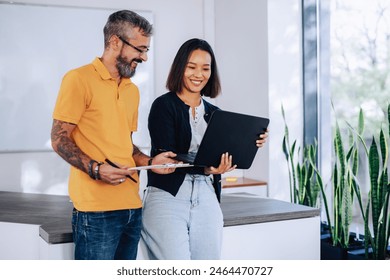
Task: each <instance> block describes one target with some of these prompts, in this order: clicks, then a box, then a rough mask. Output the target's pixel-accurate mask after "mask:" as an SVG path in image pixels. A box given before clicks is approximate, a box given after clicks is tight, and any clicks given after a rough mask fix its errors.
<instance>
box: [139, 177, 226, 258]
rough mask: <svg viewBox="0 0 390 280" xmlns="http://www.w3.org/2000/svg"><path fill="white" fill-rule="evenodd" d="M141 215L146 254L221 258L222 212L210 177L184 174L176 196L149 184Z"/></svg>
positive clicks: (167, 256) (172, 256) (159, 256)
mask: <svg viewBox="0 0 390 280" xmlns="http://www.w3.org/2000/svg"><path fill="white" fill-rule="evenodd" d="M142 215H143V229H142V239H143V241H144V242H145V244H146V247H147V249H148V256H149V258H151V259H168V260H177V259H179V260H189V259H195V260H196V259H198V260H199V259H200V260H205V259H219V258H220V256H221V245H222V230H223V216H222V211H221V208H220V205H219V203H218V200H217V196H216V195H215V191H214V187H213V185H212V182H211V179H210V178H209V177H206V176H202V175H186V179H185V180H184V182H183V184H182V185H181V186H180V189H179V192H178V193H177V195H176V196H172V195H171V194H170V193H168V192H166V191H164V190H161V189H158V188H155V187H148V189H147V192H146V195H145V198H144V207H143V214H142Z"/></svg>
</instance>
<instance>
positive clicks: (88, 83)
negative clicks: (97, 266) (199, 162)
mask: <svg viewBox="0 0 390 280" xmlns="http://www.w3.org/2000/svg"><path fill="white" fill-rule="evenodd" d="M151 35H152V25H151V24H150V23H149V22H148V21H147V20H146V19H145V18H143V17H141V16H140V15H138V14H136V13H134V12H132V11H128V10H123V11H118V12H115V13H113V14H112V15H110V16H109V18H108V21H107V23H106V25H105V27H104V44H105V49H104V52H103V55H102V57H101V58H96V59H95V60H94V61H93V62H92V63H91V64H88V65H85V66H82V67H80V68H77V69H74V70H71V71H69V72H68V73H67V74H66V75H65V76H64V78H63V81H62V84H61V88H60V91H59V94H58V98H57V102H56V106H55V109H54V112H53V119H54V120H53V127H52V132H51V140H52V146H53V149H54V150H55V151H56V152H57V153H58V154H59V155H60V156H61V157H62V158H63V159H64V160H66V161H67V162H68V163H70V164H71V171H70V177H69V196H70V198H71V200H72V202H73V204H74V211H73V216H72V229H73V240H74V243H75V259H106V260H107V259H135V258H136V256H137V247H138V241H139V238H140V231H141V224H142V223H141V218H142V211H141V207H142V202H141V199H140V197H139V194H138V189H139V178H138V174H137V173H136V172H135V171H129V170H128V168H129V167H134V166H142V165H151V164H163V163H172V162H175V161H174V160H172V159H171V157H173V156H175V154H174V153H171V152H166V153H162V154H160V155H158V156H156V157H154V158H150V157H149V156H147V155H145V154H143V153H142V152H141V151H140V150H139V149H138V148H137V147H136V146H135V145H134V144H133V143H132V137H131V136H132V133H133V132H134V131H136V130H137V122H138V105H139V99H140V95H139V91H138V88H137V86H136V85H135V84H133V83H132V81H131V79H130V77H132V76H133V75H134V73H135V70H136V68H137V65H138V63H142V62H145V61H147V58H148V56H147V52H148V50H149V45H150V37H151ZM107 162H108V163H107ZM173 171H174V169H172V168H169V169H168V168H165V169H153V172H158V173H160V174H167V173H171V172H173Z"/></svg>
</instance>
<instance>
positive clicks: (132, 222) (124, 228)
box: [72, 208, 142, 260]
mask: <svg viewBox="0 0 390 280" xmlns="http://www.w3.org/2000/svg"><path fill="white" fill-rule="evenodd" d="M141 227H142V209H141V208H139V209H128V210H117V211H104V212H81V211H78V210H76V209H73V216H72V229H73V242H74V243H75V259H76V260H114V259H115V260H135V259H136V257H137V249H138V241H139V239H140V236H141Z"/></svg>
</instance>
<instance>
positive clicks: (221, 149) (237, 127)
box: [176, 110, 269, 169]
mask: <svg viewBox="0 0 390 280" xmlns="http://www.w3.org/2000/svg"><path fill="white" fill-rule="evenodd" d="M268 124H269V119H267V118H262V117H256V116H250V115H244V114H240V113H234V112H229V111H223V110H216V111H214V113H213V114H212V116H211V118H210V121H209V123H208V125H207V129H206V132H205V134H204V136H203V138H202V141H201V143H200V146H199V149H198V152H197V153H196V154H194V153H192V154H191V153H190V154H177V156H176V159H177V160H179V161H183V162H185V163H189V164H191V165H194V166H201V167H205V166H214V167H218V166H219V163H220V161H221V156H222V154H223V153H226V152H228V153H229V155H232V157H233V165H234V164H236V165H237V168H239V169H249V168H250V167H251V165H252V162H253V160H254V158H255V156H256V153H257V150H258V147H257V146H256V140H257V139H258V138H259V135H260V134H262V133H263V132H265V131H266V130H267V127H268Z"/></svg>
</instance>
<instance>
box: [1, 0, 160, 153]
mask: <svg viewBox="0 0 390 280" xmlns="http://www.w3.org/2000/svg"><path fill="white" fill-rule="evenodd" d="M113 12H115V10H108V9H94V8H75V7H57V6H39V5H21V4H9V3H1V2H0V45H1V47H0V48H1V52H0V152H12V151H41V150H43V151H44V150H52V148H51V142H50V131H51V125H52V112H53V109H54V105H55V101H56V99H57V94H58V91H59V87H60V84H61V80H62V78H63V76H64V74H65V73H66V72H68V71H69V70H71V69H73V68H77V67H79V66H82V65H85V64H88V63H91V62H92V61H93V59H94V58H95V57H100V56H101V55H102V53H103V49H104V36H103V27H104V25H105V23H106V21H107V18H108V16H109V15H110V14H111V13H113ZM138 13H139V14H140V15H142V16H144V17H145V18H146V19H148V20H149V21H150V22H151V23H152V22H153V18H152V13H151V12H138ZM151 43H152V44H153V42H151ZM153 57H154V55H153V48H151V51H150V52H149V53H148V58H149V59H148V61H147V62H146V63H143V64H140V65H139V66H138V67H137V73H136V74H135V76H134V77H133V78H132V80H133V82H134V83H135V84H136V85H137V86H138V87H139V89H140V93H141V103H140V112H139V122H138V131H137V132H136V133H134V135H133V139H134V143H135V144H136V145H138V146H139V147H141V148H142V147H149V146H150V140H149V134H148V130H147V116H148V113H149V108H150V104H151V102H152V97H153V96H154V94H153V91H154V89H153V80H154V78H153Z"/></svg>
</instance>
